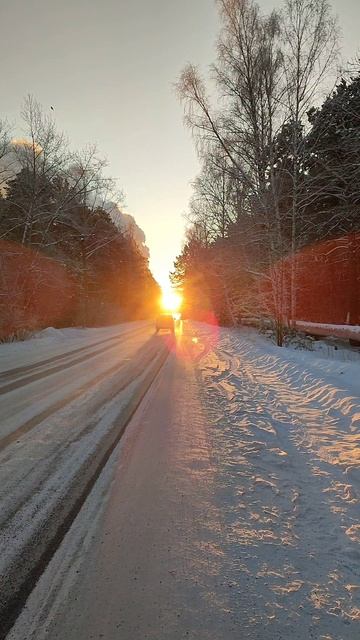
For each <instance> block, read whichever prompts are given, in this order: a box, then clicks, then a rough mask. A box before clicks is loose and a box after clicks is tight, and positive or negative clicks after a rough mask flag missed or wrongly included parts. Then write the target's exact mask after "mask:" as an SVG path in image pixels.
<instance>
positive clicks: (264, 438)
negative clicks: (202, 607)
mask: <svg viewBox="0 0 360 640" xmlns="http://www.w3.org/2000/svg"><path fill="white" fill-rule="evenodd" d="M203 331H205V333H206V331H207V330H206V329H205V330H204V329H202V330H201V333H203ZM321 355H323V356H325V357H321ZM326 356H327V357H326ZM331 356H332V357H331ZM351 356H352V358H351ZM335 358H337V359H335ZM201 369H202V372H201V373H202V376H203V378H204V380H205V381H206V386H205V394H206V398H207V402H206V404H207V406H208V407H209V419H210V420H211V423H212V425H213V426H212V428H211V437H212V439H213V448H214V450H215V451H217V460H218V475H217V486H218V496H217V499H218V501H219V504H222V505H224V506H223V512H224V531H225V542H224V548H225V553H224V555H225V557H226V558H228V559H229V563H228V579H229V582H230V583H231V585H232V593H233V606H234V608H237V607H238V605H239V604H240V608H241V610H242V611H243V623H242V624H241V637H242V638H251V639H254V640H255V639H256V640H260V639H261V640H265V639H267V640H270V639H273V638H274V639H275V638H276V639H278V638H284V639H285V638H286V639H287V638H292V639H295V638H301V639H302V638H304V639H305V638H306V639H307V638H317V639H318V638H319V639H320V638H321V640H330V639H331V640H341V639H345V638H346V639H350V638H351V639H355V638H357V637H360V598H359V596H360V544H359V543H360V510H359V489H360V357H359V355H358V354H356V353H352V354H350V352H349V351H346V350H345V351H339V350H337V351H334V348H332V349H331V348H330V347H327V349H325V348H324V346H323V347H320V350H319V353H316V352H315V353H312V352H306V351H295V350H294V351H291V350H287V349H286V350H279V349H278V348H276V347H274V346H272V345H270V344H267V342H266V341H265V339H262V338H260V337H258V336H256V334H255V333H254V332H251V331H249V332H248V334H247V336H245V337H243V336H242V334H241V333H237V332H236V331H234V332H233V331H229V330H222V331H220V332H219V339H218V342H217V344H216V346H215V348H214V350H213V351H211V352H209V353H208V354H207V356H206V357H205V358H204V360H203V361H202V364H201ZM245 585H246V588H245V589H244V586H245Z"/></svg>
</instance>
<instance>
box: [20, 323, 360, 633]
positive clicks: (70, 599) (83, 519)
mask: <svg viewBox="0 0 360 640" xmlns="http://www.w3.org/2000/svg"><path fill="white" fill-rule="evenodd" d="M317 348H318V347H317ZM324 349H326V352H325V351H324V350H323V351H319V352H317V351H316V352H306V351H295V350H292V349H283V350H279V349H277V348H276V347H274V346H273V345H271V344H270V343H269V342H268V341H266V340H265V339H264V338H261V337H259V336H257V335H256V333H255V332H253V331H251V330H249V331H246V330H245V331H237V330H228V329H216V328H210V327H207V326H204V325H193V326H192V327H191V326H188V327H187V328H186V327H185V330H184V332H183V335H180V336H179V337H178V338H177V348H176V351H174V352H172V353H171V354H170V356H169V357H168V358H167V360H166V362H165V364H164V366H162V368H161V369H160V371H159V373H158V375H157V378H156V380H155V382H154V383H153V385H152V387H151V388H150V390H149V392H148V393H147V395H146V396H145V398H144V400H143V401H142V403H141V405H140V407H139V408H138V410H137V411H136V413H135V415H134V416H133V418H132V420H131V422H130V424H129V426H128V428H127V430H126V432H125V434H124V436H123V438H122V440H121V441H120V443H119V444H118V445H117V447H116V448H115V449H114V451H113V453H112V456H111V458H110V459H109V461H108V463H107V465H106V466H105V467H104V469H103V471H102V473H101V474H100V476H99V478H98V480H97V482H96V484H95V485H94V487H93V490H92V491H91V493H90V494H89V495H88V498H87V500H86V502H85V503H84V505H83V507H82V509H81V510H80V511H79V514H78V516H77V518H76V519H75V520H74V522H73V524H72V526H71V528H70V529H69V531H68V533H67V535H66V536H65V538H64V540H63V542H62V544H61V545H60V547H59V548H58V550H57V552H56V554H55V555H54V556H53V558H52V560H51V562H50V564H49V565H48V567H47V569H46V571H45V572H44V574H43V576H42V577H41V579H40V581H39V582H38V585H37V586H36V588H35V589H34V591H33V593H32V595H31V596H30V598H29V600H28V602H27V606H26V608H25V609H24V610H23V612H22V614H21V615H20V617H19V618H18V620H17V622H16V624H15V626H14V628H13V629H12V631H11V632H10V634H9V636H8V638H9V640H25V639H26V640H43V639H45V638H46V639H47V640H55V639H56V640H90V639H92V638H104V639H106V640H115V638H116V639H119V638H121V639H122V640H143V639H145V638H147V639H148V640H177V639H180V638H189V639H191V638H192V639H193V640H195V639H196V640H235V639H236V640H238V639H239V638H243V639H248V640H280V639H282V640H290V639H291V640H308V639H310V638H314V639H316V640H355V639H356V638H359V637H360V562H359V561H360V509H359V491H360V466H359V463H360V433H359V427H360V357H359V354H357V353H355V352H352V351H349V350H348V351H344V352H341V350H335V348H334V349H333V350H332V351H331V347H329V346H326V347H324ZM330 351H331V352H330ZM107 413H108V410H106V411H105V412H104V413H103V417H104V419H105V417H106V415H107Z"/></svg>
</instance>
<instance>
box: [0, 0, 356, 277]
mask: <svg viewBox="0 0 360 640" xmlns="http://www.w3.org/2000/svg"><path fill="white" fill-rule="evenodd" d="M259 4H260V5H261V6H262V7H263V8H264V9H266V10H267V9H270V8H272V7H273V6H275V5H278V3H277V2H275V0H274V1H273V0H260V2H259ZM333 6H334V8H335V11H336V12H337V13H338V14H339V18H340V24H341V26H342V29H343V33H344V54H345V56H346V57H350V56H352V55H354V53H355V52H356V51H357V49H358V47H359V38H358V27H359V24H360V0H333ZM0 25H1V36H0V61H1V63H0V64H1V76H2V91H1V103H0V116H4V115H5V116H7V117H8V118H9V119H10V120H11V121H12V122H14V123H15V124H16V119H17V117H18V114H19V111H20V106H21V102H22V99H23V97H24V95H26V94H27V93H31V94H33V95H34V96H35V98H36V99H37V100H39V102H41V103H42V104H43V106H44V107H45V108H49V109H50V105H52V106H53V107H54V116H55V118H56V122H57V124H58V127H59V129H62V130H64V131H65V132H66V133H67V134H68V135H69V137H70V139H71V141H72V143H73V145H74V146H75V147H81V146H83V145H84V144H86V143H88V142H96V143H97V144H98V147H99V150H100V152H101V154H102V155H104V156H106V157H107V159H108V161H109V173H110V174H111V175H112V176H113V177H115V178H117V179H118V182H119V187H122V188H123V189H124V191H125V194H126V203H127V210H128V212H129V213H132V214H133V215H134V216H135V219H136V221H137V223H138V224H139V226H140V227H142V229H143V230H144V231H145V234H146V241H147V244H148V246H149V248H150V256H151V258H150V266H151V268H152V271H153V273H154V275H155V277H156V278H157V279H158V281H159V282H161V283H162V282H164V281H165V280H166V278H167V273H168V271H169V269H171V267H172V263H173V260H174V258H175V256H176V255H177V254H178V253H179V252H180V250H181V245H182V241H183V233H184V226H185V220H184V218H183V214H184V213H185V212H186V208H187V203H188V200H189V197H190V193H191V187H190V182H191V180H192V179H193V178H194V177H195V175H196V173H197V170H198V163H197V159H196V154H195V151H194V148H193V143H192V140H191V136H190V133H189V132H188V131H187V130H186V129H185V128H184V126H183V121H182V109H181V107H180V105H179V104H178V101H177V98H176V96H175V93H174V89H173V83H174V82H175V81H176V79H177V77H178V75H179V73H180V71H181V69H182V67H183V66H184V64H186V63H187V62H189V61H191V62H194V63H195V64H197V65H199V67H200V68H201V69H202V70H203V71H204V72H206V71H207V68H208V66H209V64H210V63H211V62H212V61H213V59H214V56H215V46H214V44H215V41H216V35H217V31H218V20H217V14H216V9H215V2H214V0H11V1H10V0H9V2H5V0H0ZM51 113H52V112H51Z"/></svg>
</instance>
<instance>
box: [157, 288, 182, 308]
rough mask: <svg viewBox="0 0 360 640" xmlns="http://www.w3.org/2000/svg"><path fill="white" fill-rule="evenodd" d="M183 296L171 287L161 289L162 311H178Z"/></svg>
mask: <svg viewBox="0 0 360 640" xmlns="http://www.w3.org/2000/svg"><path fill="white" fill-rule="evenodd" d="M182 301H183V298H182V295H181V294H180V293H177V291H174V290H173V289H170V288H169V289H163V293H162V298H161V306H162V308H163V310H164V311H168V312H169V313H176V312H177V311H179V309H180V307H181V304H182Z"/></svg>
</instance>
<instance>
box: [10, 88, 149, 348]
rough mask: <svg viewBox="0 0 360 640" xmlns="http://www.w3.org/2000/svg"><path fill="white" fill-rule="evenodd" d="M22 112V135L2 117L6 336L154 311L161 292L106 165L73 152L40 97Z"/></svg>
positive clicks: (90, 150)
mask: <svg viewBox="0 0 360 640" xmlns="http://www.w3.org/2000/svg"><path fill="white" fill-rule="evenodd" d="M21 115H22V124H23V136H22V137H21V138H14V137H13V132H12V130H11V127H10V126H9V124H8V123H7V122H6V120H5V119H3V120H0V339H11V338H12V337H21V335H24V334H26V332H28V331H33V330H37V329H41V328H43V327H47V326H54V327H63V326H73V325H76V326H97V325H102V324H115V323H116V322H120V321H124V320H130V319H140V318H146V317H149V316H151V315H153V314H154V312H155V311H154V310H155V307H156V302H157V299H158V296H159V287H158V285H157V283H156V282H155V280H154V278H153V276H152V274H151V272H150V270H149V267H148V257H147V254H146V248H145V247H144V246H143V245H142V244H141V243H139V242H138V240H137V238H136V234H135V233H133V229H132V227H131V224H130V225H129V224H127V225H124V220H129V219H130V220H132V218H131V216H125V217H124V215H123V213H122V205H123V196H122V193H121V192H120V193H119V192H118V190H117V189H116V184H115V182H114V180H112V179H111V178H109V177H108V176H107V174H106V162H105V161H104V160H103V159H102V158H100V157H99V155H98V152H97V150H96V148H95V147H94V146H88V147H86V148H85V149H84V150H83V151H81V152H78V151H75V152H74V151H72V150H71V149H70V145H69V141H68V140H67V139H66V136H65V135H64V134H63V133H59V132H58V131H57V129H56V126H55V122H54V120H53V118H52V116H51V115H46V114H45V113H44V110H43V109H42V107H41V106H40V105H39V104H38V102H37V101H36V100H35V99H34V98H33V97H31V96H29V97H28V98H26V99H25V101H24V105H23V109H22V114H21ZM134 224H135V223H134Z"/></svg>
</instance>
